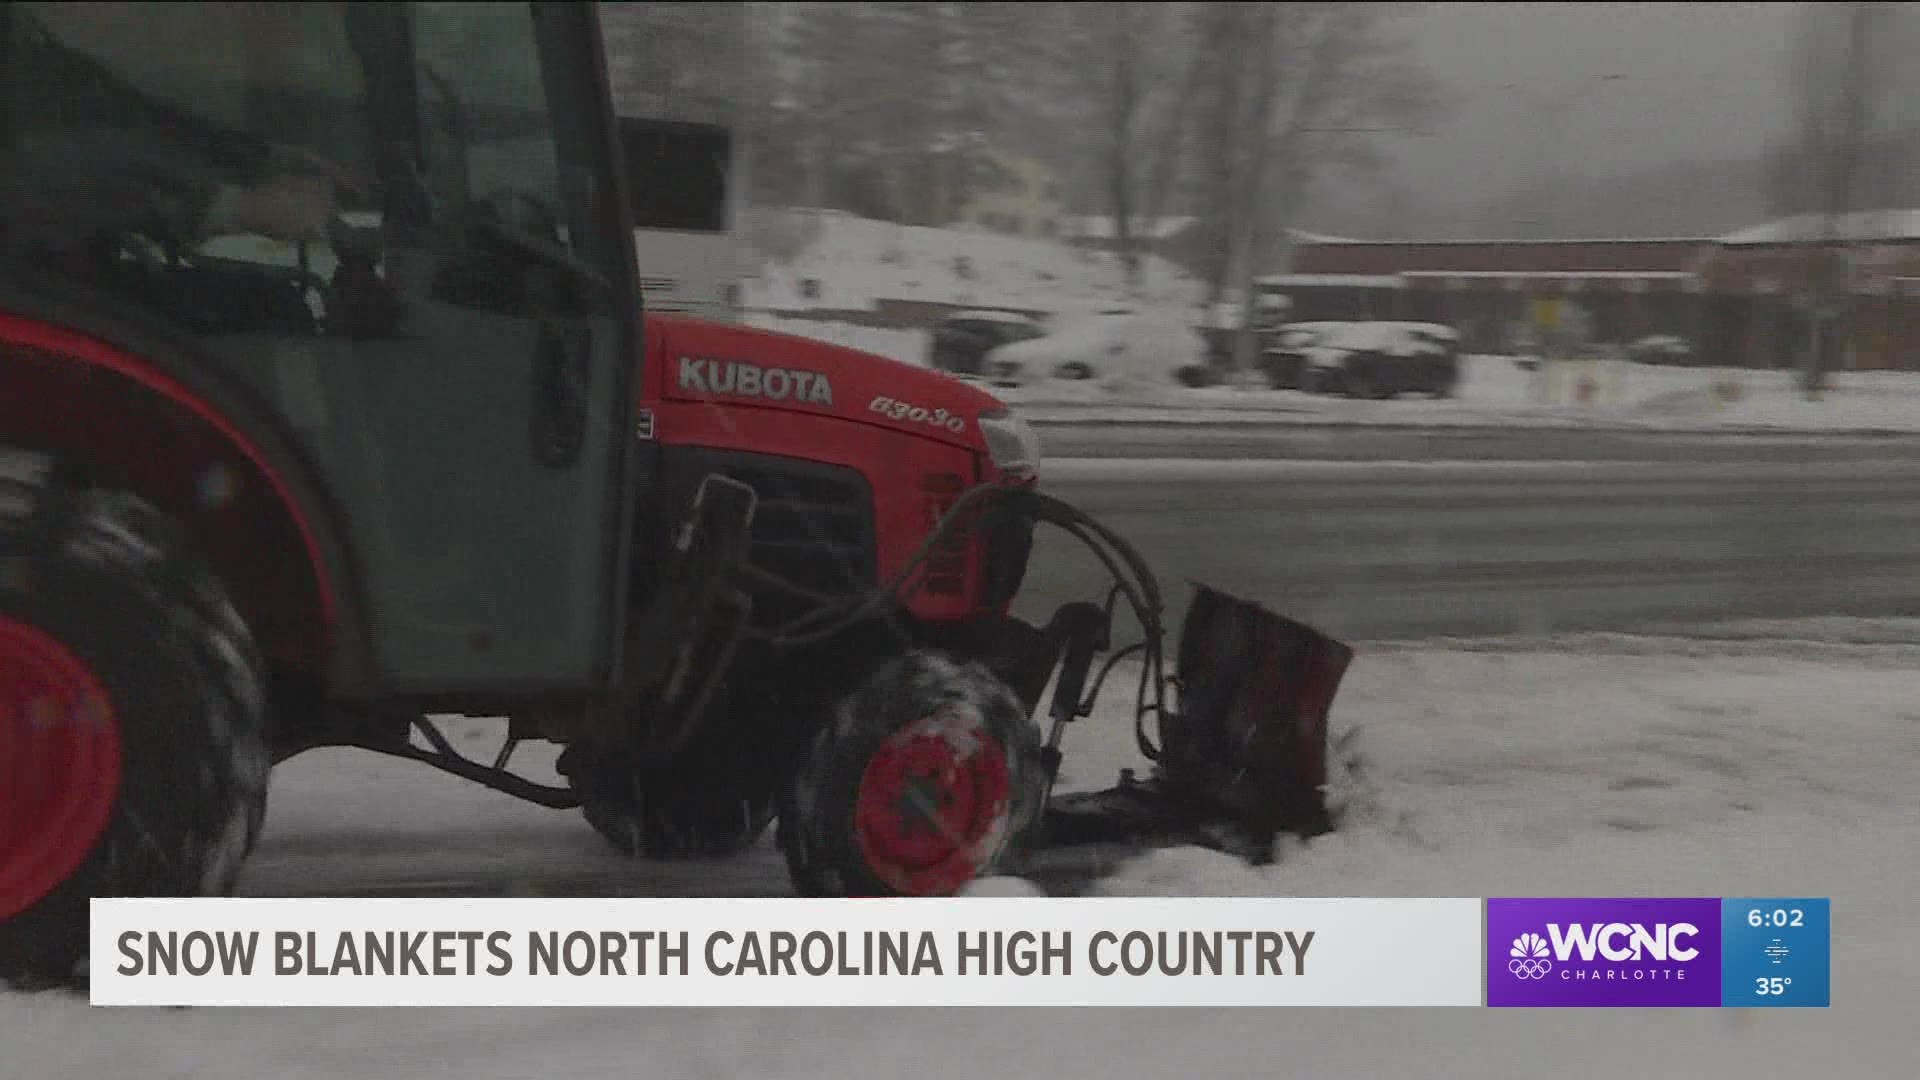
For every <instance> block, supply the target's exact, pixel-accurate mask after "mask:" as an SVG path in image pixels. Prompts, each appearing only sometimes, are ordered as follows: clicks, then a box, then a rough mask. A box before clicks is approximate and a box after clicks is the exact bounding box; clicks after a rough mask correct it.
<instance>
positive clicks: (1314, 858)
mask: <svg viewBox="0 0 1920 1080" xmlns="http://www.w3.org/2000/svg"><path fill="white" fill-rule="evenodd" d="M1910 623H1911V621H1910V620H1909V621H1906V622H1902V621H1898V620H1878V621H1875V622H1874V623H1871V624H1860V625H1859V626H1857V627H1850V626H1848V625H1847V624H1845V623H1843V622H1841V621H1837V620H1825V621H1822V622H1820V623H1816V624H1812V625H1805V626H1803V625H1799V624H1784V625H1782V624H1773V625H1770V626H1769V625H1760V624H1745V625H1743V626H1741V627H1737V628H1733V629H1731V630H1730V631H1728V632H1727V633H1725V634H1722V635H1719V636H1720V637H1724V638H1729V639H1733V640H1724V641H1722V640H1715V639H1714V638H1715V635H1713V634H1705V633H1703V634H1697V635H1694V636H1691V637H1688V638H1685V639H1678V638H1657V639H1656V638H1645V637H1627V636H1619V635H1583V636H1580V637H1577V638H1546V639H1536V640H1529V641H1512V640H1492V641H1458V642H1446V643H1439V644H1435V643H1421V644H1390V643H1381V644H1372V645H1364V646H1363V647H1362V648H1361V651H1360V657H1359V659H1358V660H1357V661H1356V663H1355V665H1354V667H1353V669H1352V672H1351V674H1350V675H1349V679H1348V682H1347V684H1346V685H1345V687H1344V688H1343V690H1342V693H1341V696H1340V698H1339V700H1338V702H1337V705H1336V723H1337V726H1340V727H1342V728H1356V727H1357V729H1358V730H1359V732H1360V737H1361V741H1362V744H1363V747H1364V751H1365V753H1366V754H1367V755H1368V758H1367V771H1366V773H1365V774H1364V783H1361V784H1357V785H1347V786H1344V787H1343V794H1344V796H1345V797H1346V798H1347V799H1348V800H1349V801H1350V803H1351V806H1352V811H1351V813H1352V820H1351V821H1350V823H1349V825H1348V826H1347V828H1345V829H1344V830H1343V831H1342V832H1340V833H1338V834H1335V835H1333V836H1329V837H1324V838H1321V839H1319V840H1316V841H1314V842H1313V843H1312V844H1311V845H1308V846H1305V847H1303V848H1295V849H1293V850H1290V851H1289V852H1288V853H1287V855H1286V857H1285V858H1284V859H1283V860H1282V862H1281V863H1280V864H1279V865H1277V866H1274V867H1271V868H1266V869H1260V870H1255V869H1251V868H1248V867H1246V866H1244V865H1242V864H1240V863H1238V862H1234V861H1232V860H1229V859H1226V858H1224V857H1220V856H1216V855H1213V854H1210V853H1205V852H1199V851H1192V850H1186V851H1173V852H1164V853H1160V854H1156V855H1151V856H1146V857H1142V858H1140V859H1137V860H1135V861H1133V862H1132V863H1131V864H1129V865H1126V866H1123V867H1118V868H1116V871H1115V873H1114V874H1113V875H1112V877H1111V878H1110V879H1109V880H1108V881H1107V882H1106V884H1105V886H1104V889H1105V891H1108V892H1113V893H1124V894H1172V895H1195V894H1269V893H1271V894H1291V895H1335V896H1337V895H1358V896H1435V895H1439V896H1447V895H1454V896H1486V895H1502V894H1505V895H1514V894H1519V895H1525V894H1529V893H1532V894H1547V895H1618V894H1629V895H1632V894H1642V895H1645V894H1656V895H1658V894H1666V895H1674V894H1678V895H1727V894H1737V893H1749V894H1761V895H1767V894H1776V895H1779V894H1799V895H1820V896H1831V897H1833V900H1834V926H1835V933H1836V941H1835V949H1834V958H1833V965H1834V976H1833V987H1834V991H1833V992H1834V1007H1833V1008H1832V1009H1830V1010H1806V1011H1799V1010H1780V1011H1752V1012H1718V1011H1686V1010H1677V1011H1672V1012H1652V1011H1648V1012H1641V1011H1604V1010H1578V1011H1575V1010H1565V1011H1529V1012H1508V1011H1493V1010H1419V1011H1408V1012H1400V1013H1394V1014H1390V1015H1389V1014H1381V1013H1375V1012H1369V1011H1364V1010H1312V1011H1305V1012H1273V1011H1262V1012H1252V1011H1244V1012H1243V1011H1232V1010H1221V1011H1214V1010H1206V1011H1196V1010H1137V1011H1127V1010H1111V1011H1095V1010H1088V1011H1074V1012H1064V1011H1047V1012H1041V1011H1001V1010H972V1011H958V1010H956V1011H945V1012H943V1011H939V1010H905V1011H895V1012H872V1011H867V1012H856V1011H831V1010H790V1011H720V1010H679V1011H674V1012H670V1013H669V1012H651V1013H649V1012H636V1011H626V1012H618V1013H614V1012H593V1011H585V1010H567V1011H561V1010H533V1009H526V1010H491V1011H487V1010H470V1011H462V1010H380V1011H371V1010H368V1011H318V1010H283V1011H272V1012H265V1011H247V1012H235V1011H228V1012H222V1011H217V1010H192V1011H131V1010H114V1011H103V1010H90V1009H88V1008H87V1006H85V1005H84V1004H83V1003H81V1002H78V1001H74V1000H72V999H68V998H63V997H60V996H56V995H37V996H20V995H14V996H10V997H0V1030H4V1031H6V1032H8V1033H9V1035H11V1036H13V1037H12V1038H9V1039H8V1040H7V1052H6V1060H7V1068H6V1070H4V1071H5V1073H6V1075H10V1076H15V1075H17V1076H21V1077H42V1076H44V1077H56V1076H59V1077H76V1078H77V1077H94V1076H109V1075H126V1074H130V1073H133V1072H136V1071H137V1072H138V1073H139V1074H140V1075H143V1076H154V1077H162V1078H173V1077H180V1078H186V1077H193V1078H196V1080H229V1078H241V1077H244V1078H247V1080H254V1078H257V1077H262V1076H272V1077H280V1078H286V1080H303V1078H308V1077H314V1078H318V1077H329V1078H336V1080H359V1078H373V1077H378V1078H382V1080H385V1078H387V1077H392V1076H397V1075H398V1076H408V1077H417V1078H422V1080H427V1078H439V1077H446V1078H459V1080H487V1078H494V1077H499V1078H508V1077H512V1078H523V1077H533V1076H542V1077H544V1076H554V1075H558V1076H566V1077H569V1078H570V1080H597V1078H602V1077H605V1078H620V1080H626V1078H628V1077H632V1076H635V1075H646V1076H663V1077H689V1078H696V1077H715V1078H723V1077H724V1078H731V1077H737V1076H749V1075H750V1076H755V1077H787V1076H794V1077H800V1076H807V1077H814V1076H818V1077H833V1078H835V1080H857V1078H866V1077H874V1078H882V1077H885V1078H892V1077H898V1076H905V1075H913V1076H916V1077H955V1078H966V1080H977V1078H979V1077H981V1076H992V1075H1014V1076H1024V1075H1054V1076H1073V1077H1077V1076H1099V1077H1102V1078H1108V1077H1116V1078H1128V1077H1143V1078H1145V1077H1154V1078H1158V1077H1165V1076H1169V1075H1223V1076H1224V1075H1232V1076H1254V1075H1289V1076H1348V1075H1352V1076H1365V1077H1370V1078H1372V1077H1436V1076H1454V1077H1475V1078H1480V1077H1495V1076H1497V1077H1508V1076H1511V1077H1527V1078H1529V1080H1540V1078H1562V1077H1565V1078H1585V1077H1594V1078H1600V1077H1606V1078H1617V1077H1621V1076H1635V1077H1676V1078H1678V1077H1688V1078H1699V1077H1728V1078H1735V1077H1737V1078H1741V1080H1745V1078H1747V1077H1754V1076H1798V1075H1807V1074H1809V1073H1817V1074H1818V1075H1822V1076H1832V1077H1843V1078H1844V1077H1884V1076H1897V1075H1906V1074H1908V1073H1910V1072H1911V1061H1912V1045H1913V1042H1912V1032H1911V1019H1910V1012H1911V1001H1912V993H1911V985H1912V983H1911V973H1912V971H1913V970H1915V967H1916V963H1920V948H1917V947H1916V945H1915V944H1914V939H1913V937H1912V935H1911V934H1909V933H1908V931H1907V926H1906V921H1905V915H1906V914H1907V908H1908V906H1909V904H1908V898H1909V897H1911V896H1912V895H1913V894H1914V893H1915V891H1916V889H1920V868H1916V866H1915V862H1914V860H1913V859H1912V858H1911V853H1912V852H1913V851H1914V850H1916V848H1920V803H1917V802H1916V799H1915V798H1914V795H1913V783H1914V780H1915V778H1916V775H1920V645H1916V644H1911V643H1912V642H1920V638H1915V637H1913V636H1911V635H1906V636H1903V634H1902V631H1903V630H1910V629H1912V626H1911V625H1910ZM1861 642H1880V644H1861ZM1885 642H1901V643H1899V644H1885ZM1125 676H1126V672H1125V671H1124V670H1122V671H1121V672H1118V673H1116V676H1115V679H1116V683H1115V685H1116V687H1119V686H1124V685H1126V682H1125ZM1103 712H1104V715H1099V716H1096V717H1095V718H1093V719H1092V720H1090V721H1087V722H1083V723H1082V724H1079V725H1076V726H1075V727H1074V728H1073V729H1072V730H1071V731H1070V732H1069V734H1068V738H1067V748H1068V757H1067V764H1068V770H1069V772H1068V780H1069V781H1070V782H1072V783H1074V784H1076V785H1088V784H1104V783H1106V782H1109V781H1110V779H1111V776H1112V773H1113V771H1114V770H1115V769H1117V768H1118V767H1120V766H1121V765H1125V764H1133V763H1134V760H1133V753H1132V751H1131V742H1130V737H1129V734H1128V731H1127V725H1126V723H1125V720H1124V717H1122V716H1120V715H1118V714H1117V711H1116V710H1113V709H1108V710H1103ZM470 748H471V749H474V750H476V751H477V750H479V749H480V747H479V746H478V745H474V746H472V747H470ZM735 865H737V866H738V867H739V869H737V870H736V871H734V872H733V874H732V875H723V876H721V877H720V878H718V879H715V878H713V877H701V876H700V875H701V874H703V873H707V872H708V869H704V868H700V867H694V868H692V869H688V868H686V867H681V868H678V869H667V868H660V867H651V866H647V865H645V864H630V863H623V862H621V861H619V860H615V859H612V858H610V857H608V856H607V855H605V854H604V852H601V851H600V850H599V849H598V846H597V841H595V840H594V838H593V837H592V836H591V835H590V834H589V833H588V832H587V830H586V828H585V826H584V825H583V824H581V823H580V822H579V821H578V819H577V817H576V816H575V815H572V814H568V813H559V812H552V811H544V810H540V809H537V808H532V807H527V806H524V805H521V804H518V803H515V802H512V801H511V800H507V799H505V798H504V797H500V796H494V795H490V794H489V793H486V792H482V791H478V790H476V789H471V788H468V787H466V786H464V785H462V784H460V783H459V782H457V781H453V780H450V779H444V778H440V777H438V776H436V775H435V774H431V773H428V772H425V771H423V770H421V769H419V768H418V767H416V766H409V765H405V764H402V763H397V762H392V761H388V760H385V759H380V758H375V757H371V756H368V755H364V754H355V753H349V752H339V753H334V752H321V753H315V754H312V755H309V756H307V757H303V758H300V759H296V760H295V761H293V762H291V763H289V764H288V765H286V766H284V767H283V769H282V771H281V772H280V773H278V774H277V775H276V790H275V802H274V807H273V811H272V820H271V821H270V823H269V825H268V830H267V834H266V837H265V839H264V840H263V843H262V846H261V848H260V851H259V854H258V856H257V859H256V863H255V866H254V868H253V870H252V871H250V874H249V879H248V882H247V885H246V888H247V890H248V891H251V892H275V891H280V890H282V889H298V888H306V889H323V890H328V891H348V892H350V891H353V890H354V889H355V888H356V887H357V886H356V884H355V883H356V882H360V881H369V880H376V879H379V878H380V877H381V876H382V875H386V874H393V873H402V872H408V873H425V874H443V875H451V876H452V877H453V879H454V880H455V881H456V882H457V881H461V880H464V881H466V882H470V883H471V884H472V887H473V888H475V889H491V890H492V891H498V886H499V881H500V880H501V879H502V878H507V879H511V878H516V877H517V878H522V879H527V880H529V881H531V880H533V879H538V878H539V877H541V876H542V875H544V874H547V873H550V872H556V871H558V870H559V869H560V868H562V867H567V866H571V867H572V868H574V869H576V870H577V869H580V868H582V867H585V868H591V869H594V870H596V871H597V872H599V873H602V874H608V875H623V876H627V877H629V878H631V879H633V881H634V883H635V884H645V883H646V882H648V881H651V880H654V879H656V878H657V879H660V880H661V881H662V882H663V888H662V891H673V890H676V889H680V888H685V887H687V886H688V881H687V879H686V878H685V875H689V874H691V875H693V878H692V880H693V881H695V882H696V883H703V887H704V888H705V890H706V891H709V892H741V891H753V890H756V889H761V890H766V891H778V889H779V887H780V884H781V883H780V882H779V881H778V877H779V870H778V863H777V860H775V859H773V858H772V857H771V856H770V855H768V854H767V853H764V852H759V853H755V854H753V855H750V856H748V857H746V858H744V859H742V860H736V861H735ZM675 874H678V875H682V878H681V879H674V876H673V875H675ZM1389 1025H1390V1026H1389Z"/></svg>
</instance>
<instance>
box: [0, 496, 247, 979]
mask: <svg viewBox="0 0 1920 1080" xmlns="http://www.w3.org/2000/svg"><path fill="white" fill-rule="evenodd" d="M0 495H4V496H7V497H6V498H0V568H4V570H5V571H6V572H5V573H0V620H6V621H9V622H11V624H12V627H13V630H14V632H15V634H16V635H20V634H27V635H38V637H39V639H40V640H45V641H51V642H55V643H57V645H58V646H59V647H60V648H61V649H62V650H64V652H65V654H66V655H67V656H69V657H71V658H72V660H73V661H74V662H75V663H77V664H78V665H79V666H81V667H82V668H84V670H85V672H86V674H87V675H88V676H89V677H90V678H91V679H92V680H93V681H94V682H96V683H97V684H98V685H99V687H100V688H101V689H102V690H103V691H104V694H105V699H106V700H105V704H106V706H107V707H108V709H109V710H110V712H111V716H110V717H109V720H110V722H111V723H112V725H113V727H112V728H111V729H109V730H113V731H117V738H118V755H117V760H118V762H119V781H118V784H117V786H116V787H113V788H110V789H108V794H107V796H106V797H107V798H108V799H110V800H111V806H110V807H109V808H108V809H107V818H106V824H105V826H104V828H102V829H101V830H100V832H99V833H98V834H97V836H95V837H94V839H93V840H92V846H91V848H90V849H89V850H88V851H87V852H86V853H85V854H84V855H79V853H77V852H76V853H75V855H76V856H78V857H79V859H80V861H79V865H78V867H77V868H76V869H74V870H72V871H71V872H70V873H68V874H67V875H66V877H65V878H64V879H62V880H60V881H59V882H58V883H57V884H55V885H53V886H52V888H51V891H46V892H44V893H43V894H41V895H39V896H38V897H37V898H35V897H33V896H31V895H29V893H30V892H31V891H32V890H31V888H28V889H26V890H23V892H22V893H21V894H18V895H16V896H15V897H13V898H12V899H11V900H10V901H7V902H8V903H9V906H10V907H11V906H17V905H18V904H21V903H24V904H25V907H24V908H23V909H21V910H19V911H18V912H17V913H16V914H14V915H13V916H12V917H11V918H5V920H4V921H0V978H4V979H5V980H7V981H9V982H13V983H16V984H48V983H52V984H62V983H66V982H68V981H69V980H71V979H72V978H73V977H74V976H75V975H76V974H77V973H78V970H79V967H80V964H81V962H82V961H83V960H84V958H85V953H86V946H87V926H88V918H87V901H88V899H89V898H90V897H107V896H182V897H185V896H210V895H212V896H218V895H227V894H229V893H230V892H231V891H232V888H233V885H234V883H235V881H236V880H237V878H238V876H239V872H240V867H241V864H242V862H243V861H244V859H245V857H246V853H247V851H248V850H249V849H250V848H251V847H252V845H253V843H254V841H255V840H257V838H258V836H259V832H260V829H261V826H262V823H263V821H264V817H265V808H266V791H267V780H268V774H269V772H270V770H271V768H272V758H271V753H270V750H269V741H268V731H267V720H266V702H265V687H266V678H265V670H264V663H263V661H262V659H261V656H260V654H259V652H258V650H257V649H256V647H255V644H254V641H253V638H252V635H251V634H250V633H249V632H248V630H247V627H246V625H245V624H244V622H243V621H242V620H241V618H240V617H239V615H238V614H237V613H236V611H235V609H234V606H233V604H232V602H231V601H230V599H229V598H228V596H227V594H226V592H225V590H224V589H223V588H222V587H221V585H220V583H219V582H218V581H217V580H216V579H215V578H214V577H213V576H212V575H211V574H210V573H209V572H208V571H207V570H206V569H205V568H204V567H202V566H200V565H199V564H198V563H196V562H194V561H193V560H192V559H191V557H190V556H189V555H188V554H187V553H186V550H185V543H184V539H185V538H184V534H183V532H182V531H181V530H180V529H179V527H178V526H177V525H176V523H174V522H173V521H171V520H170V519H168V518H167V517H166V516H164V515H162V514H161V513H159V512H158V511H156V510H155V509H153V508H152V507H151V506H149V505H147V504H146V503H144V502H142V501H141V500H139V499H137V498H135V497H133V496H131V495H127V494H124V493H118V492H101V491H78V492H76V491H69V490H65V489H63V488H59V487H55V486H50V485H47V484H44V483H16V482H13V481H0ZM22 627H24V628H25V630H22V629H21V628H22ZM0 771H4V766H3V765H0ZM16 779H18V778H16ZM95 805H99V804H95ZM0 900H7V898H5V897H0Z"/></svg>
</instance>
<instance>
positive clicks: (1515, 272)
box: [1262, 211, 1920, 370]
mask: <svg viewBox="0 0 1920 1080" xmlns="http://www.w3.org/2000/svg"><path fill="white" fill-rule="evenodd" d="M1819 226H1820V223H1819V222H1818V221H1817V220H1815V219H1811V218H1789V219H1785V220H1782V221H1776V222H1771V223H1768V224H1766V225H1762V226H1758V227H1756V228H1753V229H1747V230H1743V231H1742V232H1739V233H1734V234H1731V235H1729V236H1723V237H1715V238H1704V239H1639V240H1582V241H1447V242H1399V241H1316V242H1307V243H1301V244H1298V245H1296V247H1295V248H1294V252H1293V267H1292V272H1290V273H1288V274H1282V275H1275V276H1272V277H1268V278H1264V279H1262V289H1263V290H1264V291H1274V292H1282V293H1285V294H1286V295H1287V296H1288V297H1289V298H1291V300H1292V302H1293V308H1292V313H1291V315H1290V317H1291V318H1293V319H1295V320H1298V321H1310V320H1314V319H1417V320H1423V321H1433V322H1443V323H1447V324H1449V325H1452V326H1454V327H1456V328H1457V329H1459V330H1460V331H1461V334H1462V336H1463V338H1464V339H1465V342H1466V344H1467V347H1468V348H1470V349H1474V350H1486V351H1501V350H1505V349H1507V348H1510V347H1512V346H1513V344H1514V341H1513V338H1514V334H1515V330H1516V328H1518V327H1521V326H1524V325H1526V324H1527V322H1528V319H1529V312H1530V311H1531V310H1533V307H1532V305H1533V302H1534V301H1536V300H1545V299H1556V298H1558V299H1566V300H1572V301H1573V302H1575V303H1577V304H1578V305H1579V306H1580V307H1581V308H1582V309H1583V310H1584V311H1585V312H1586V313H1587V314H1588V315H1589V316H1590V317H1591V321H1592V332H1591V335H1590V336H1591V338H1592V340H1593V341H1595V342H1606V343H1622V344H1624V343H1626V342H1630V341H1633V340H1635V339H1638V338H1641V337H1645V336H1648V335H1654V334H1670V335H1674V336H1677V337H1681V338H1684V339H1686V340H1687V341H1689V342H1691V343H1692V345H1693V347H1694V352H1695V355H1696V356H1697V357H1698V360H1699V362H1701V363H1706V364H1723V365H1732V366H1746V367H1784V366H1788V365H1790V364H1792V363H1793V361H1794V358H1795V357H1796V356H1797V355H1798V354H1799V351H1800V350H1801V349H1802V348H1804V346H1805V343H1806V341H1807V338H1808V330H1807V326H1808V323H1807V315H1806V311H1807V301H1806V292H1807V286H1806V283H1807V280H1808V275H1809V272H1810V268H1811V266H1812V265H1813V256H1815V255H1817V254H1818V252H1820V251H1821V250H1822V249H1823V247H1826V241H1824V240H1823V239H1822V235H1823V234H1822V230H1821V229H1820V227H1819ZM1837 235H1838V236H1839V238H1840V239H1839V241H1838V242H1837V243H1836V244H1835V245H1834V246H1835V247H1837V248H1838V249H1839V250H1840V251H1842V252H1843V254H1844V255H1845V256H1846V258H1847V262H1848V264H1849V266H1850V274H1849V278H1850V292H1851V294H1852V301H1853V303H1852V335H1851V347H1850V349H1849V354H1848V357H1847V359H1846V361H1845V362H1844V366H1850V367H1854V368H1860V369H1881V368H1893V369H1900V370H1920V211H1893V212H1877V213H1870V214H1856V215H1851V216H1850V217H1848V218H1847V219H1845V220H1844V221H1843V222H1841V223H1840V229H1839V232H1838V234H1837Z"/></svg>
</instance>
